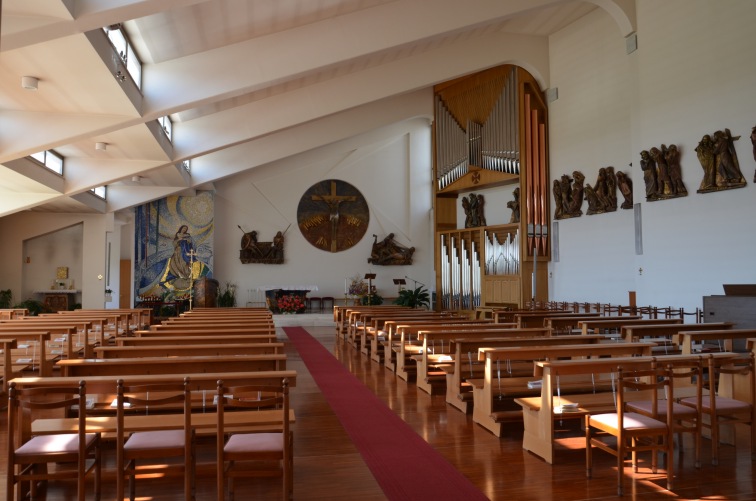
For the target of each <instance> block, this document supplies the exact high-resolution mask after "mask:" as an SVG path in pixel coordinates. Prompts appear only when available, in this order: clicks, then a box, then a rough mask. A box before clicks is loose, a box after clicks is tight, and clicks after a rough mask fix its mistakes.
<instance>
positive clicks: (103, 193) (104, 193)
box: [89, 186, 108, 200]
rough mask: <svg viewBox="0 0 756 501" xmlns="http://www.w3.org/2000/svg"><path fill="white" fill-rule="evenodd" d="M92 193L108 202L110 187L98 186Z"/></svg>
mask: <svg viewBox="0 0 756 501" xmlns="http://www.w3.org/2000/svg"><path fill="white" fill-rule="evenodd" d="M89 191H91V192H92V193H94V194H95V195H96V196H98V197H100V198H102V199H103V200H106V199H107V198H108V187H107V186H98V187H97V188H92V189H91V190H89Z"/></svg>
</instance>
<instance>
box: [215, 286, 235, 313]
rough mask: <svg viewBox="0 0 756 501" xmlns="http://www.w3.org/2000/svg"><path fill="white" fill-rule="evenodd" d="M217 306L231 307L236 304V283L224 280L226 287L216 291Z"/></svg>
mask: <svg viewBox="0 0 756 501" xmlns="http://www.w3.org/2000/svg"><path fill="white" fill-rule="evenodd" d="M217 302H218V306H219V307H220V308H233V307H234V306H236V284H231V283H228V282H226V288H225V289H224V290H223V291H220V290H219V291H218V301H217Z"/></svg>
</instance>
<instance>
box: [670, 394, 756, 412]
mask: <svg viewBox="0 0 756 501" xmlns="http://www.w3.org/2000/svg"><path fill="white" fill-rule="evenodd" d="M715 398H716V404H717V414H733V413H736V412H745V411H748V410H750V409H751V404H749V403H748V402H742V401H740V400H735V399H734V398H727V397H719V396H718V397H715ZM680 402H682V403H683V404H685V405H688V406H691V407H694V406H695V405H696V399H695V398H684V399H682V400H681V401H680ZM701 409H702V410H703V411H711V395H706V396H704V397H703V398H702V399H701Z"/></svg>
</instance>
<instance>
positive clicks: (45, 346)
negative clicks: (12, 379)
mask: <svg viewBox="0 0 756 501" xmlns="http://www.w3.org/2000/svg"><path fill="white" fill-rule="evenodd" d="M0 336H2V337H3V338H4V339H6V340H8V341H13V342H14V343H13V346H12V347H11V348H10V349H8V350H6V351H4V352H3V364H4V365H5V366H6V367H8V368H9V370H12V371H13V372H18V371H23V370H26V369H28V368H31V369H32V370H34V369H35V368H36V369H37V371H38V373H39V375H40V377H47V376H52V371H53V367H54V365H55V362H56V361H57V359H58V356H56V355H52V354H51V353H50V336H51V334H50V332H47V331H39V330H37V331H28V332H13V331H3V332H0ZM30 345H31V348H29V346H30ZM30 350H31V353H29V351H30ZM22 351H23V352H22ZM6 358H8V360H6ZM5 381H7V380H5Z"/></svg>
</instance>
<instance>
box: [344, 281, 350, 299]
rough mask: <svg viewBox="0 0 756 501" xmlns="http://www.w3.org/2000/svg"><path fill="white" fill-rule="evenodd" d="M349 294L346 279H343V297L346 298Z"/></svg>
mask: <svg viewBox="0 0 756 501" xmlns="http://www.w3.org/2000/svg"><path fill="white" fill-rule="evenodd" d="M348 292H349V287H348V286H347V279H346V278H345V279H344V295H345V296H346V295H347V293H348Z"/></svg>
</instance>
